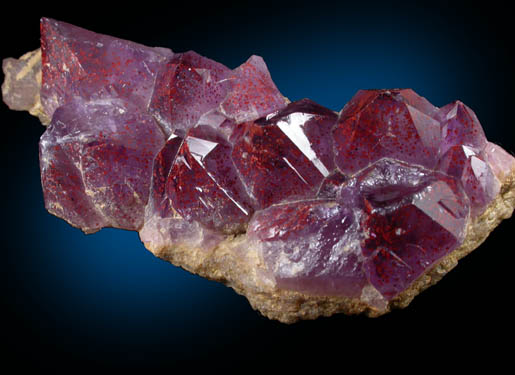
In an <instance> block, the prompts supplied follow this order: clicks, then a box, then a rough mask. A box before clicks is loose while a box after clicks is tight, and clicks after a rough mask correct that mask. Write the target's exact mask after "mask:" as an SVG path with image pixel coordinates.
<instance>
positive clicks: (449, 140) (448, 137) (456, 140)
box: [436, 101, 487, 154]
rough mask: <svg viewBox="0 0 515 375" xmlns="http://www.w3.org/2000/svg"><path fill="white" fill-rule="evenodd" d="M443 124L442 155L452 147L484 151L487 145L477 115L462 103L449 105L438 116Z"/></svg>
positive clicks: (457, 102)
mask: <svg viewBox="0 0 515 375" xmlns="http://www.w3.org/2000/svg"><path fill="white" fill-rule="evenodd" d="M436 118H437V119H438V120H439V121H440V123H441V128H442V138H443V139H442V144H441V147H440V148H441V154H443V153H445V152H446V151H447V150H448V149H449V148H451V147H452V146H460V145H463V146H468V147H471V148H473V149H476V150H478V151H482V150H483V149H484V148H485V146H486V143H487V140H486V136H485V133H484V132H483V128H482V127H481V124H480V123H479V120H478V119H477V116H476V114H475V113H474V111H472V110H471V109H470V108H469V107H467V106H466V105H465V104H463V103H462V102H460V101H456V102H454V103H450V104H447V105H446V106H444V107H442V108H441V109H440V110H439V111H438V113H437V114H436Z"/></svg>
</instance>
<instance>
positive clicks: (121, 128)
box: [40, 99, 164, 232]
mask: <svg viewBox="0 0 515 375" xmlns="http://www.w3.org/2000/svg"><path fill="white" fill-rule="evenodd" d="M163 144H164V136H163V133H162V132H161V130H160V129H159V127H158V125H157V124H156V123H155V121H154V120H153V118H152V117H151V116H150V115H148V114H146V113H144V112H140V111H139V110H138V109H137V108H136V107H134V106H132V105H131V104H129V103H127V102H124V101H121V100H116V99H111V100H104V99H102V100H98V101H94V100H92V101H89V102H87V103H85V102H83V101H80V100H78V101H70V102H68V103H67V104H65V105H63V106H61V107H59V108H58V110H57V111H56V112H55V113H54V116H53V118H52V123H51V124H50V126H49V127H48V129H47V131H46V132H45V133H44V134H43V136H42V137H41V140H40V166H41V180H42V185H43V193H44V196H45V205H46V207H47V209H48V210H49V211H50V212H52V213H53V214H55V215H56V216H59V217H61V218H63V219H65V220H66V221H68V222H69V223H70V224H72V225H74V226H77V227H79V228H81V229H83V230H84V231H85V232H94V231H96V230H98V229H100V228H102V227H104V226H111V227H115V228H123V229H130V230H137V229H139V228H140V227H141V225H142V224H143V213H144V208H145V205H146V203H147V200H148V194H149V185H150V177H151V173H152V161H153V159H154V156H155V154H156V153H157V152H158V151H159V150H160V149H161V147H162V146H163Z"/></svg>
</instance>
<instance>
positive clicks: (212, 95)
mask: <svg viewBox="0 0 515 375" xmlns="http://www.w3.org/2000/svg"><path fill="white" fill-rule="evenodd" d="M231 81H232V78H231V70H230V69H229V68H227V67H225V66H223V65H222V64H220V63H217V62H215V61H213V60H210V59H208V58H205V57H203V56H200V55H198V54H197V53H195V52H192V51H190V52H186V53H183V54H176V55H175V56H174V58H172V59H171V60H169V61H168V62H167V63H166V65H164V66H163V68H162V69H161V71H160V72H159V73H158V76H157V79H156V87H155V91H154V94H153V95H152V101H151V103H150V112H151V113H153V114H154V115H155V116H156V118H157V119H158V120H159V122H160V123H161V124H163V127H164V128H165V129H166V131H167V133H168V134H170V133H171V132H172V131H173V130H175V129H181V130H184V131H186V130H188V129H189V128H191V127H192V126H194V125H195V124H196V123H197V122H198V120H199V119H200V117H201V116H202V115H204V114H205V113H207V112H209V111H211V110H213V109H214V108H217V107H218V106H219V105H220V103H221V102H222V101H223V100H224V99H225V97H226V96H227V93H228V92H229V90H230V88H231V86H232V82H231Z"/></svg>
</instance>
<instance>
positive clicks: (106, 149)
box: [40, 18, 515, 308]
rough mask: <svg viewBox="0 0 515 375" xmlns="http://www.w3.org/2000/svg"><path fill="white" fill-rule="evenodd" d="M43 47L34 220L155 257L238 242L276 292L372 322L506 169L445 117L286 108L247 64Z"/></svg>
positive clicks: (484, 203)
mask: <svg viewBox="0 0 515 375" xmlns="http://www.w3.org/2000/svg"><path fill="white" fill-rule="evenodd" d="M41 41H42V46H41V52H42V86H41V102H42V105H43V108H44V111H45V113H46V114H47V115H48V116H49V117H50V118H51V119H52V121H51V124H50V126H49V127H48V129H47V130H46V131H45V133H44V134H43V136H42V137H41V142H40V164H41V179H42V185H43V191H44V196H45V205H46V207H47V209H48V210H49V211H50V212H51V213H53V214H55V215H57V216H59V217H61V218H63V219H65V220H67V221H68V222H69V223H70V224H72V225H74V226H76V227H79V228H81V229H82V230H83V231H85V232H87V233H90V232H94V231H96V230H99V229H101V228H102V227H106V226H112V227H118V228H124V229H130V230H137V231H139V233H140V237H141V239H142V241H143V242H144V243H145V245H146V246H147V248H149V249H152V250H153V251H154V252H156V253H159V254H160V253H161V252H164V253H167V252H171V251H175V250H176V249H179V250H178V251H179V253H180V252H185V251H190V250H189V249H192V250H191V251H194V249H201V251H202V252H206V253H207V252H210V251H213V250H215V249H216V248H217V246H218V245H219V244H221V243H222V242H224V241H226V242H227V241H230V240H231V241H232V240H234V241H238V243H239V244H240V247H239V249H240V250H238V251H241V254H240V256H244V254H246V253H247V252H248V253H251V252H250V250H256V251H257V254H258V256H257V259H260V260H262V262H263V264H264V267H265V268H266V273H267V275H268V276H267V277H271V279H272V280H273V282H274V283H275V285H276V287H277V288H279V289H284V290H292V291H297V292H303V293H308V294H313V295H326V296H344V297H349V298H354V299H359V300H361V301H364V302H365V303H367V304H369V305H370V306H374V307H378V306H383V305H384V304H385V303H387V301H390V300H392V299H393V298H395V297H396V296H397V295H399V293H401V292H402V291H404V290H406V289H407V288H408V287H409V286H410V285H411V284H412V283H413V282H414V281H415V280H416V279H417V278H419V277H420V276H421V275H422V274H424V272H426V271H427V270H429V269H430V268H431V267H432V266H433V265H434V264H436V263H437V262H438V261H439V260H441V259H442V258H443V257H445V256H446V255H448V254H450V253H451V252H452V251H453V250H455V249H456V248H457V247H458V246H460V244H461V243H462V242H463V240H464V236H465V233H466V227H467V223H470V221H471V220H473V219H474V218H475V217H477V216H479V215H481V214H482V213H483V212H484V210H485V209H486V207H488V205H489V204H490V203H491V202H492V200H493V199H494V198H495V197H496V196H497V195H498V193H499V188H500V181H502V180H503V179H504V178H505V177H506V176H508V175H509V174H510V173H511V171H512V169H513V168H514V167H515V159H513V157H512V156H511V155H510V154H508V153H507V152H506V151H504V150H503V149H502V148H500V147H499V146H497V145H495V144H492V143H489V142H488V141H487V140H486V137H485V134H484V132H483V130H482V128H481V125H480V123H479V121H478V119H477V117H476V115H475V114H474V112H473V111H472V110H471V109H470V108H469V107H467V106H466V105H464V104H463V103H461V102H459V101H456V102H454V103H450V104H448V105H446V106H444V107H442V108H437V107H436V106H433V105H432V104H431V103H430V102H429V101H427V100H426V99H425V98H423V97H421V96H419V95H418V94H416V93H415V92H414V91H413V90H411V89H384V90H383V89H381V90H360V91H358V92H357V93H356V95H355V96H354V97H353V98H352V99H351V100H350V102H349V103H347V104H346V105H345V106H344V107H343V109H342V110H341V111H340V112H335V111H332V110H330V109H327V108H325V107H323V106H321V105H319V104H317V103H315V102H313V101H311V100H309V99H302V100H299V101H294V102H291V103H290V102H289V101H288V100H287V99H285V98H284V97H283V96H282V95H281V93H280V92H279V91H278V89H277V87H276V86H275V84H274V83H273V81H272V79H271V76H270V73H269V72H268V68H267V66H266V64H265V62H264V61H263V59H262V58H261V57H259V56H252V57H250V58H249V59H248V60H247V61H246V62H244V63H243V64H241V65H240V66H239V67H236V68H235V69H230V68H228V67H225V66H224V65H222V64H220V63H217V62H215V61H213V60H210V59H208V58H206V57H203V56H200V55H198V54H197V53H195V52H193V51H189V52H184V53H174V52H172V51H171V50H169V49H165V48H151V47H145V46H142V45H139V44H136V43H133V42H129V41H125V40H121V39H117V38H114V37H109V36H105V35H101V34H96V33H93V32H90V31H87V30H84V29H81V28H78V27H76V26H72V25H69V24H66V23H64V22H59V21H55V20H51V19H45V18H44V19H42V22H41ZM195 251H196V250H195ZM180 254H183V253H180ZM242 254H243V255H242ZM256 275H259V273H256ZM256 277H259V276H256ZM378 308H379V307H378Z"/></svg>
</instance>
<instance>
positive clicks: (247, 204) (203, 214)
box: [166, 125, 254, 233]
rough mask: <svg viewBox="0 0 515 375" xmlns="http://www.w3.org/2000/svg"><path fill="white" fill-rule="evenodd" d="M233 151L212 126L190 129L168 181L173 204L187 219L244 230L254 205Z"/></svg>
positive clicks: (223, 228) (229, 230)
mask: <svg viewBox="0 0 515 375" xmlns="http://www.w3.org/2000/svg"><path fill="white" fill-rule="evenodd" d="M231 151H232V147H231V145H230V144H229V142H227V141H226V140H225V139H224V138H223V137H222V136H221V135H220V134H219V133H218V132H217V131H216V130H215V129H213V128H211V127H209V126H206V125H201V126H197V127H194V128H192V129H191V130H190V131H189V132H188V134H187V136H186V138H185V140H184V142H183V143H182V145H181V147H180V149H179V151H178V154H177V156H176V158H175V160H174V162H173V165H172V167H171V170H170V174H169V177H168V180H167V182H166V193H167V195H168V196H169V197H170V199H171V201H172V205H173V207H174V208H175V210H177V212H178V213H179V214H180V215H181V216H182V217H184V218H185V219H186V220H188V221H197V222H199V223H201V224H203V225H204V226H205V227H206V228H209V229H214V230H219V231H222V232H225V233H234V232H241V231H244V230H245V227H246V224H247V222H248V221H249V220H250V217H251V216H252V214H253V213H254V209H253V208H252V203H251V200H250V198H249V196H248V195H247V192H246V190H245V188H244V186H243V184H242V183H241V181H240V178H239V176H238V174H237V172H236V168H235V167H234V164H233V162H232V160H231Z"/></svg>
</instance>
